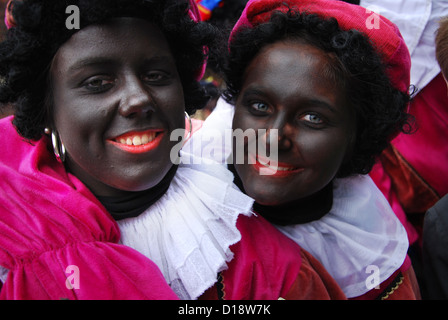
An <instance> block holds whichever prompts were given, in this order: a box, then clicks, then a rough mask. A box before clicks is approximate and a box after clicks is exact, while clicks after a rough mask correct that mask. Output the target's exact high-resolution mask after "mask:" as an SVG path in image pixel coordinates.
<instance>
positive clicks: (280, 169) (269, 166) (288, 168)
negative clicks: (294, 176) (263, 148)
mask: <svg viewBox="0 0 448 320" xmlns="http://www.w3.org/2000/svg"><path fill="white" fill-rule="evenodd" d="M257 160H258V162H259V163H260V164H262V165H263V166H265V167H267V168H275V169H277V170H279V171H292V170H295V168H294V167H279V166H277V165H274V166H271V165H269V163H268V162H263V161H262V160H261V159H260V158H257Z"/></svg>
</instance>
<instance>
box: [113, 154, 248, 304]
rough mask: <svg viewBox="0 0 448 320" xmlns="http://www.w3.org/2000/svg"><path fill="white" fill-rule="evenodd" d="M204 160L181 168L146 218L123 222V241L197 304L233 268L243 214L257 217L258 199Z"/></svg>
mask: <svg viewBox="0 0 448 320" xmlns="http://www.w3.org/2000/svg"><path fill="white" fill-rule="evenodd" d="M181 155H182V157H187V156H188V157H193V156H192V155H187V154H185V153H183V152H181ZM204 161H206V160H205V159H201V163H202V164H199V165H195V164H181V165H179V168H178V170H177V172H176V175H175V177H174V178H173V181H172V183H171V185H170V187H169V188H168V191H167V192H166V194H165V195H163V196H162V198H160V199H159V200H158V201H157V202H156V203H155V204H153V205H152V206H151V207H150V208H149V209H148V210H146V211H145V212H144V213H142V214H141V215H139V216H137V217H135V218H128V219H123V220H120V221H117V222H118V225H119V227H120V231H121V240H120V242H121V243H122V244H124V245H127V246H129V247H132V248H134V249H136V250H137V251H139V252H140V253H142V254H144V255H145V256H146V257H148V258H149V259H151V260H152V261H153V262H154V263H156V264H157V266H158V267H159V268H160V270H161V272H162V274H163V275H164V277H165V279H166V280H167V282H168V284H169V285H170V286H171V288H172V289H173V290H174V291H175V293H176V294H177V295H178V297H179V298H180V299H186V300H191V299H197V298H198V297H199V296H200V295H201V294H203V293H204V292H205V290H207V289H208V288H209V287H211V286H213V284H214V283H215V282H216V280H217V274H218V272H220V271H223V270H225V269H226V268H227V262H229V261H230V260H231V259H232V258H233V253H232V252H231V250H230V248H229V247H230V246H231V245H233V244H235V243H237V242H238V241H239V240H240V239H241V234H240V232H239V231H238V229H237V227H236V221H237V218H238V215H239V214H245V215H250V214H252V211H251V208H252V204H253V200H252V199H250V198H249V197H247V196H246V195H244V194H243V193H241V192H240V191H239V190H238V189H237V188H236V186H234V184H233V175H232V174H231V173H230V172H229V171H228V170H227V169H226V167H225V166H223V165H222V164H216V163H211V162H210V163H207V164H204ZM189 163H199V161H198V162H195V161H190V162H189Z"/></svg>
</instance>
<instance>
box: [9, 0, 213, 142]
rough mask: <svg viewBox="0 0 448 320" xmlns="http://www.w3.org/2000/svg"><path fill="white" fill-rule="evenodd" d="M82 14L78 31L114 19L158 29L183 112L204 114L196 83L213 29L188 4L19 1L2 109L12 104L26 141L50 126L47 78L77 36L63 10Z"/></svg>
mask: <svg viewBox="0 0 448 320" xmlns="http://www.w3.org/2000/svg"><path fill="white" fill-rule="evenodd" d="M69 5H76V6H77V7H78V8H79V11H80V29H82V28H84V27H86V26H88V25H91V24H97V23H101V22H103V21H106V20H108V19H111V18H115V17H137V18H142V19H145V20H148V21H150V22H152V23H154V24H156V25H157V26H158V27H159V28H160V29H161V30H162V32H163V33H164V34H165V36H166V38H167V40H168V43H169V45H170V47H171V50H172V53H173V55H174V58H175V60H176V63H177V68H178V72H179V75H180V79H181V82H182V86H183V90H184V95H185V106H186V111H187V112H188V113H189V114H192V113H193V112H194V111H195V110H196V109H200V108H203V107H204V106H205V104H206V103H207V101H208V97H207V95H206V94H205V92H204V90H203V89H202V88H201V86H200V84H199V81H198V80H197V79H196V76H197V74H198V70H200V69H201V67H202V64H203V63H204V61H205V59H206V56H207V50H205V49H204V48H208V52H210V50H212V48H213V47H214V42H215V41H216V40H215V39H216V37H215V34H216V32H217V31H216V28H214V27H213V26H211V25H210V24H207V23H204V22H200V23H196V22H194V21H193V20H192V19H191V18H190V16H189V15H188V8H189V4H188V2H187V1H186V0H73V1H68V0H67V1H64V0H23V1H14V2H13V17H14V20H15V22H16V27H13V28H11V29H9V30H8V33H7V37H6V40H5V41H3V42H2V43H1V44H0V103H3V104H8V103H13V104H14V108H15V109H14V115H15V117H14V125H15V126H16V129H17V131H18V132H19V134H20V135H22V136H23V137H25V138H26V139H30V140H37V139H39V138H40V137H41V135H42V133H43V130H44V127H45V126H46V125H48V123H46V122H48V119H49V114H48V111H47V109H48V108H47V103H48V101H47V100H48V99H47V98H48V92H49V91H51V88H50V87H49V86H48V72H49V67H50V64H51V61H52V60H53V57H54V55H55V54H56V52H57V50H58V48H59V47H60V46H61V45H62V44H63V43H64V42H66V41H67V40H68V39H69V38H70V36H71V35H73V34H74V33H75V32H76V31H78V30H76V29H75V30H70V29H68V28H67V27H66V25H65V23H66V19H67V17H68V16H69V15H68V14H67V13H66V8H67V7H68V6H69Z"/></svg>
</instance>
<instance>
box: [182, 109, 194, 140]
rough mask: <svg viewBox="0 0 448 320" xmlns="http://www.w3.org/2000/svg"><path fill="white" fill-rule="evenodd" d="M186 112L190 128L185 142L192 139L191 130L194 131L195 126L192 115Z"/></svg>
mask: <svg viewBox="0 0 448 320" xmlns="http://www.w3.org/2000/svg"><path fill="white" fill-rule="evenodd" d="M184 112H185V118H186V119H188V125H189V127H190V128H189V130H188V135H187V136H186V137H185V138H184V141H187V140H188V139H190V137H191V130H193V125H192V124H191V118H190V115H189V114H188V113H187V111H184Z"/></svg>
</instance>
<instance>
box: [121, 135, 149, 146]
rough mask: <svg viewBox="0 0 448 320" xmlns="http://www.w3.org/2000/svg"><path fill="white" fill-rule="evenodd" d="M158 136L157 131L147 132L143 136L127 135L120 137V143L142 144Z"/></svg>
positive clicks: (129, 144)
mask: <svg viewBox="0 0 448 320" xmlns="http://www.w3.org/2000/svg"><path fill="white" fill-rule="evenodd" d="M155 137H156V133H155V132H151V133H145V134H143V135H141V136H139V135H136V136H133V137H127V138H120V139H119V141H117V142H119V143H121V144H127V145H128V146H132V145H134V146H140V145H142V144H147V143H149V142H151V141H152V140H154V138H155Z"/></svg>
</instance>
